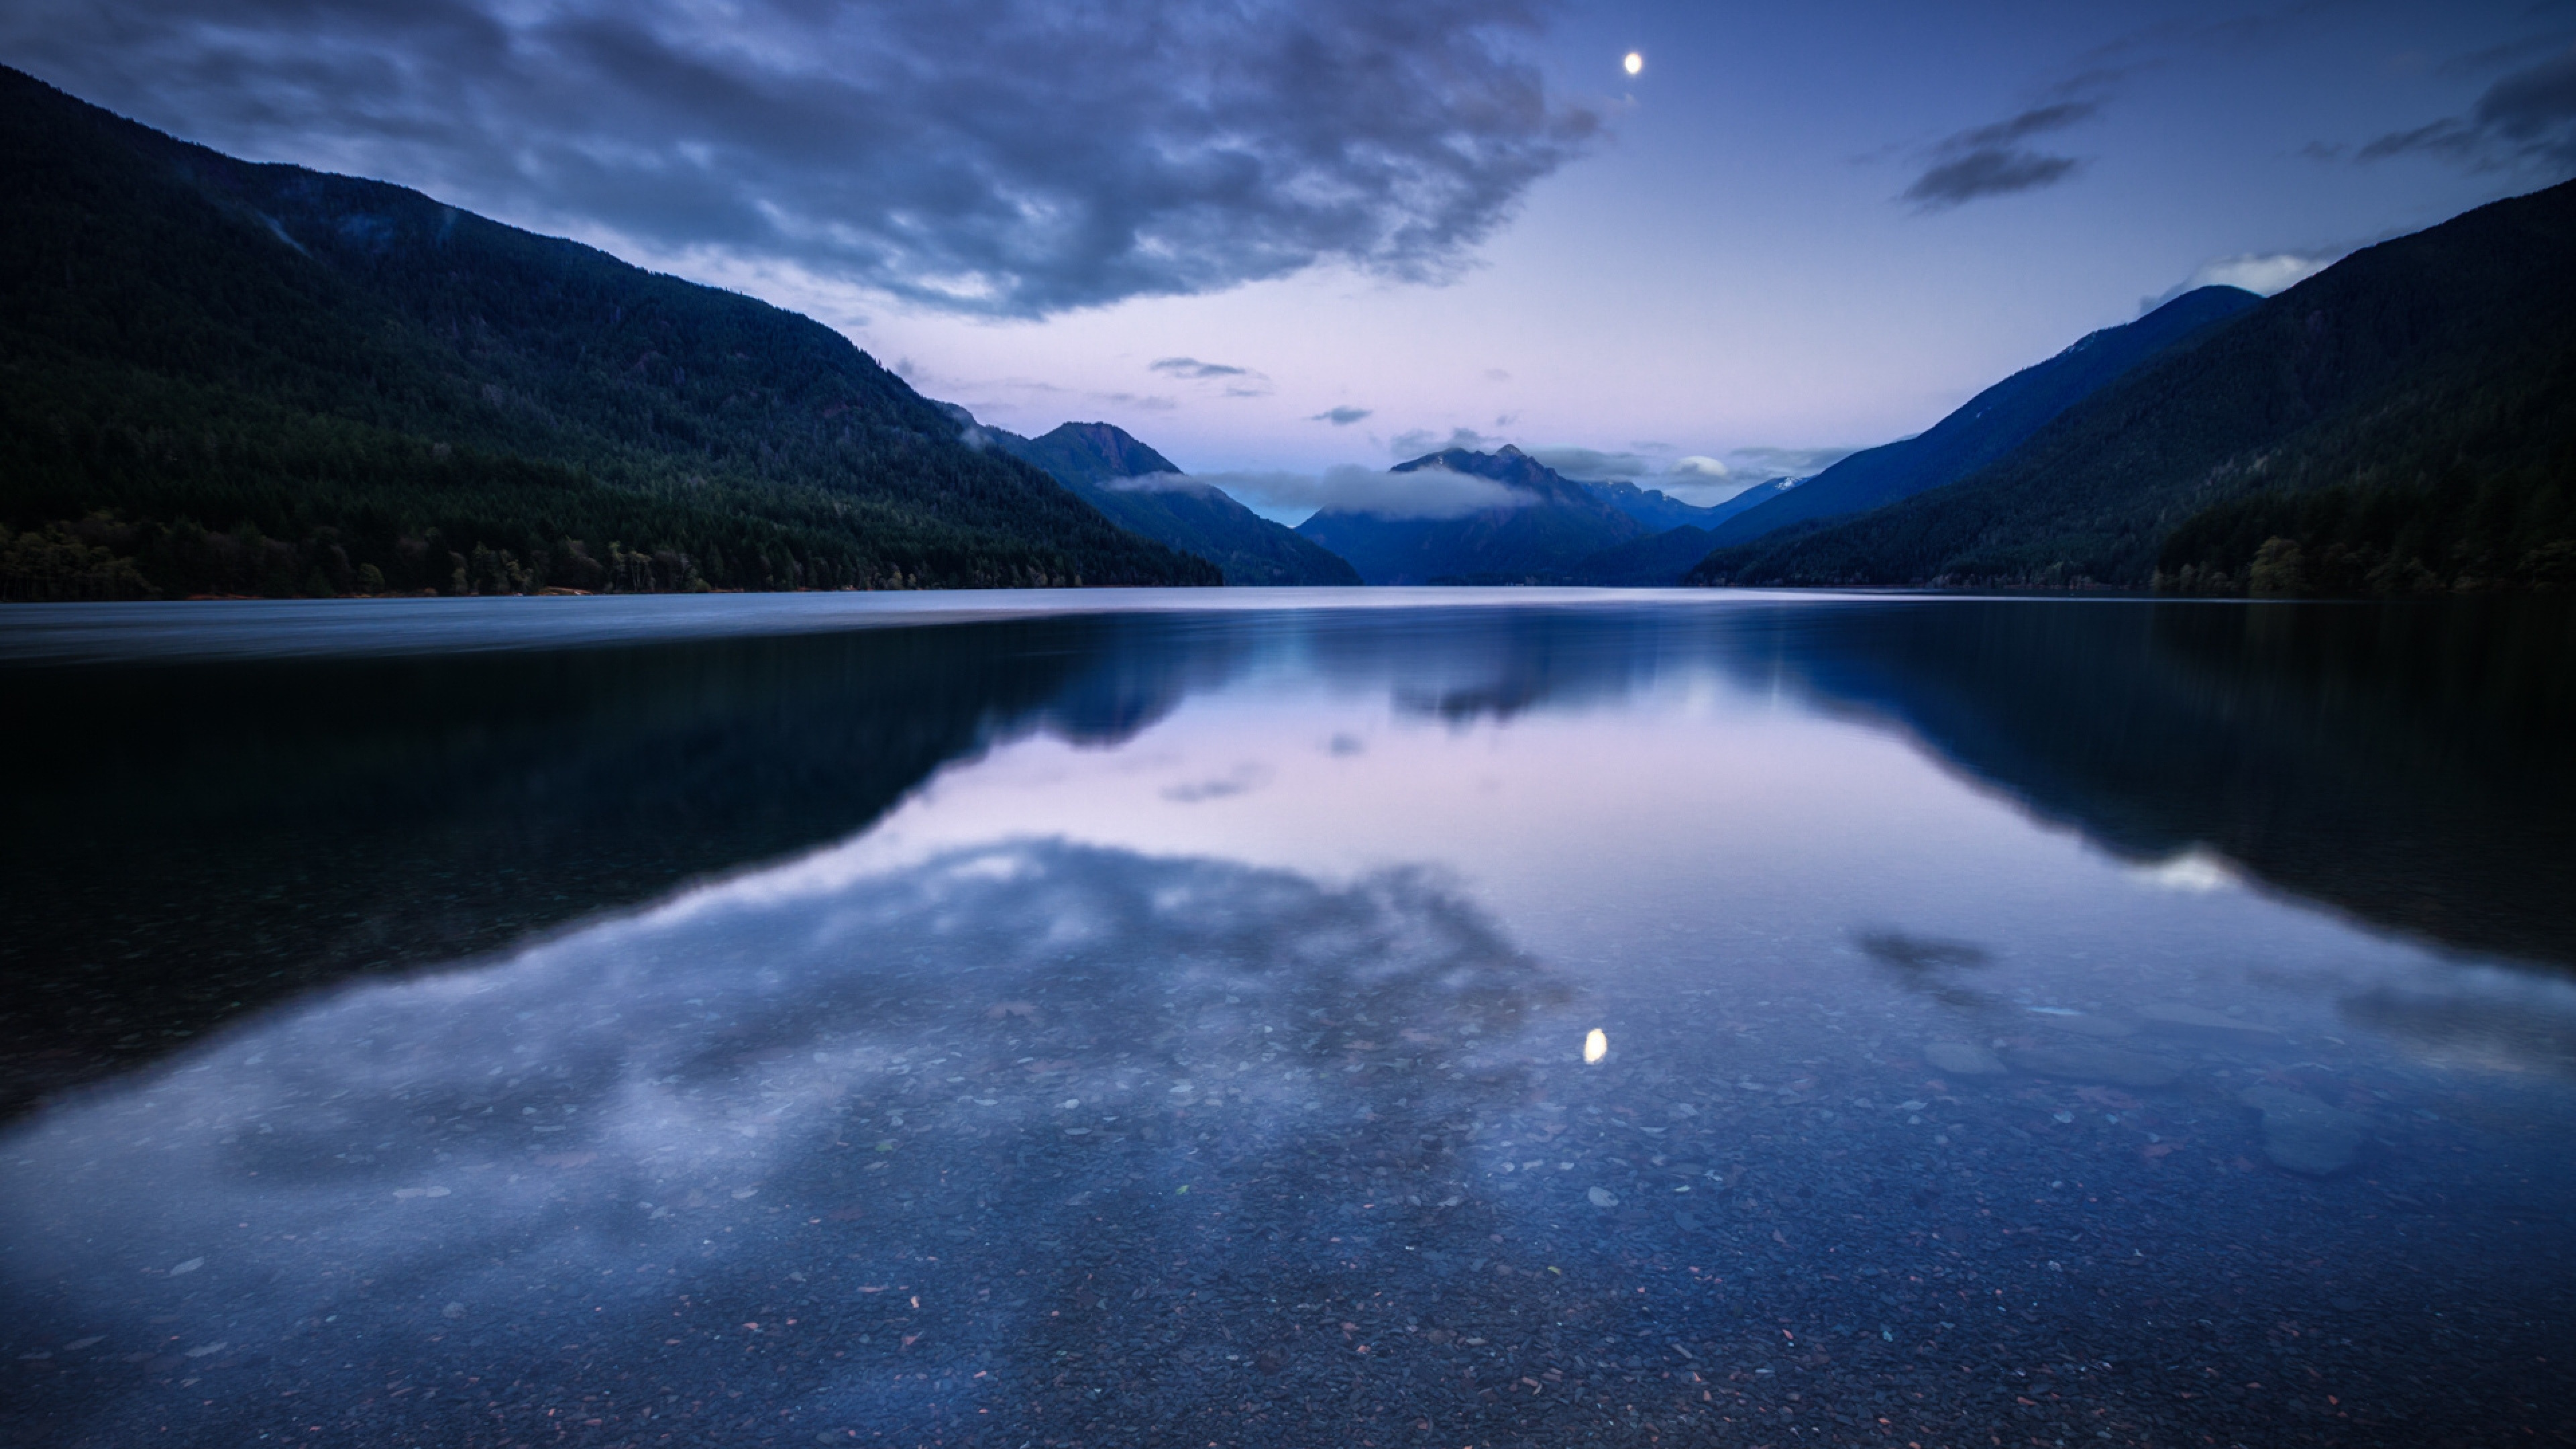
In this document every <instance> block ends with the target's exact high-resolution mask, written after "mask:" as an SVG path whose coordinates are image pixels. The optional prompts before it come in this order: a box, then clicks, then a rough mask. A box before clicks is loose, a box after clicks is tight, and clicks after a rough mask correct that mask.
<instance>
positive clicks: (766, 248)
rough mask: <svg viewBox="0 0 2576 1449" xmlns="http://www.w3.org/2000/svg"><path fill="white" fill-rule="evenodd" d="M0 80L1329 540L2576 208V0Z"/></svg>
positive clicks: (169, 50) (1475, 21)
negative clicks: (1077, 441)
mask: <svg viewBox="0 0 2576 1449" xmlns="http://www.w3.org/2000/svg"><path fill="white" fill-rule="evenodd" d="M1631 55H1634V56H1635V57H1636V58H1637V61H1638V65H1637V68H1636V70H1635V71H1634V73H1633V74H1632V73H1631V72H1630V70H1629V68H1628V66H1627V64H1626V63H1625V62H1626V60H1627V58H1628V57H1629V56H1631ZM0 60H5V61H6V62H7V63H9V64H11V65H15V66H18V67H20V68H22V69H25V70H27V71H29V72H31V73H33V74H35V75H37V76H39V77H41V78H42V79H45V80H47V81H49V82H52V83H53V84H55V85H58V86H60V87H62V88H64V89H65V90H68V91H70V92H71V93H73V94H75V95H78V96H81V97H83V98H84V99H88V100H91V101H94V102H96V103H98V104H100V105H104V106H107V107H109V108H110V109H113V110H116V111H118V112H120V113H123V114H126V115H129V116H132V117H134V118H136V119H138V120H141V121H144V122H146V123H148V124H150V125H153V126H156V127H159V128H161V129H163V130H166V131H169V132H171V133H172V134H175V135H178V136H182V137H185V138H187V139H190V140H195V141H201V142H204V143H206V144H208V145H211V146H215V147H217V148H219V149H222V150H225V151H228V152H231V153H233V154H236V155H242V156H247V157H251V158H253V159H258V160H271V161H291V162H296V163H299V164H303V165H308V166H314V167H320V168H324V169H328V170H334V171H341V172H348V173H353V174H359V175H366V176H372V177H378V178H382V179H385V180H389V181H394V182H399V183H401V184H404V185H409V186H414V187H417V188H419V189H421V190H423V191H426V192H429V193H430V194H432V195H435V196H438V197H440V198H441V199H443V200H447V201H450V202H454V203H456V204H458V205H462V206H465V207H468V208H470V209H472V210H475V211H478V212H481V213H483V214H485V215H488V216H492V217H495V218H498V219H500V220H503V221H507V222H511V223H514V224H517V225H520V226H525V227H528V228H530V229H533V230H537V231H542V232H546V233H550V234H555V235H565V236H572V237H576V238H578V239H581V240H583V241H587V242H591V243H593V244H596V245H599V246H601V247H604V248H605V249H607V250H609V251H611V252H613V253H615V254H617V255H619V256H621V257H624V258H626V259H627V260H629V261H633V262H636V263H638V264H640V265H644V266H648V267H652V268H654V269H656V270H661V271H668V272H672V273H676V274H678V275H681V276H685V277H689V278H692V279H695V280H699V281H704V282H709V283H713V284H716V285H720V286H726V287H731V288H734V289H736V290H739V291H743V292H747V293H750V294H752V295H755V296H759V297H762V298H765V299H767V300H769V301H772V302H775V303H777V304H779V305H782V306H786V307H791V308H793V309H795V310H797V311H801V312H805V313H807V314H809V315H812V316H815V317H817V318H820V319H821V320H823V321H825V322H827V323H829V324H831V325H832V326H834V327H837V328H839V329H840V330H841V331H843V332H844V333H846V334H847V335H848V336H849V337H850V338H851V339H852V340H853V341H854V342H856V343H858V344H859V345H860V346H861V347H863V348H865V349H866V350H867V351H868V352H869V353H870V354H871V355H873V356H875V357H876V358H877V359H878V360H880V361H882V362H884V363H885V364H886V365H887V366H889V367H892V368H893V369H895V371H897V372H898V373H900V374H901V375H902V376H904V377H905V378H906V379H907V380H908V381H910V382H911V383H912V384H913V385H914V386H915V387H916V388H918V389H919V390H921V391H922V392H924V393H926V394H928V395H929V396H932V397H935V398H940V399H943V400H946V401H950V402H955V403H959V404H962V405H963V406H965V407H966V408H968V409H970V410H971V411H972V412H973V413H974V414H975V416H976V417H977V418H978V419H979V420H981V421H982V422H984V423H986V424H989V425H992V426H997V427H1002V428H1008V429H1011V430H1013V431H1016V432H1021V433H1029V434H1035V433H1041V432H1044V431H1046V430H1047V429H1049V428H1051V427H1053V426H1055V425H1056V424H1057V423H1060V422H1064V421H1069V420H1070V421H1086V422H1087V421H1105V422H1110V423H1115V424H1117V425H1118V426H1120V427H1123V428H1125V429H1127V430H1128V431H1129V432H1131V433H1133V434H1135V435H1136V436H1137V437H1139V438H1141V439H1143V440H1144V441H1145V442H1147V443H1148V444H1150V445H1151V446H1153V447H1154V448H1156V449H1157V450H1158V451H1160V452H1162V453H1163V454H1164V455H1165V456H1167V457H1169V458H1171V459H1172V460H1173V461H1174V462H1175V463H1177V464H1178V465H1179V466H1180V467H1181V468H1183V469H1184V470H1186V471H1188V472H1190V473H1193V474H1197V475H1202V476H1208V477H1214V478H1217V479H1219V480H1220V481H1223V482H1225V483H1226V484H1227V486H1228V487H1229V488H1231V489H1232V490H1233V491H1236V492H1237V493H1238V494H1241V495H1243V496H1245V497H1246V501H1248V502H1251V503H1253V504H1254V505H1255V506H1256V507H1259V508H1262V509H1263V511H1265V512H1268V513H1270V514H1272V515H1273V516H1276V517H1281V518H1286V519H1292V520H1293V519H1294V518H1296V517H1299V516H1301V515H1302V514H1303V513H1304V512H1305V511H1306V510H1307V509H1309V508H1311V507H1312V506H1313V505H1314V503H1315V501H1316V500H1317V498H1318V497H1320V496H1324V495H1325V494H1328V493H1329V490H1330V489H1331V487H1332V486H1333V485H1332V482H1331V480H1332V479H1333V478H1335V477H1336V476H1340V477H1344V478H1347V477H1348V476H1349V474H1350V473H1351V470H1354V469H1367V470H1372V471H1374V470H1377V469H1383V468H1384V467H1386V466H1387V465H1388V464H1390V463H1392V462H1395V461H1398V460H1400V459H1403V458H1408V457H1412V456H1415V455H1418V454H1420V453H1422V452H1426V451H1429V450H1431V449H1433V448H1437V447H1441V446H1445V445H1450V444H1453V443H1455V444H1459V445H1465V446H1477V447H1494V446H1499V445H1500V444H1503V443H1506V442H1508V443H1512V444H1515V445H1517V446H1519V447H1521V448H1523V449H1524V450H1526V451H1530V452H1533V453H1536V454H1537V455H1539V456H1540V457H1541V458H1543V459H1545V460H1547V461H1550V462H1552V463H1555V464H1557V465H1558V466H1560V467H1562V468H1564V469H1565V470H1566V471H1568V472H1569V473H1572V474H1574V475H1575V476H1582V477H1596V478H1609V477H1630V478H1636V479H1637V480H1639V481H1640V482H1642V483H1644V484H1646V485H1647V486H1650V487H1663V488H1666V489H1667V490H1668V491H1671V492H1673V493H1675V494H1676V496H1681V497H1684V498H1687V499H1689V500H1690V501H1693V502H1701V503H1706V502H1713V501H1716V500H1718V499H1720V498H1723V497H1725V496H1728V495H1729V494H1731V493H1732V492H1734V491H1736V490H1738V489H1740V488H1743V487H1745V486H1749V485H1751V484H1753V483H1756V482H1759V481H1761V480H1762V479H1765V478H1768V477H1772V476H1777V475H1782V474H1790V475H1796V474H1803V473H1809V472H1813V471H1815V470H1816V469H1817V468H1819V467H1821V466H1823V465H1824V464H1825V463H1826V462H1829V461H1830V460H1831V459H1832V458H1834V457H1836V456H1839V455H1840V454H1841V453H1843V452H1845V451H1848V450H1851V449H1854V448H1859V447H1865V446H1869V445H1872V444H1876V443H1881V442H1886V441H1889V440H1891V439H1894V438H1898V437H1903V436H1907V435H1910V434H1912V433H1915V432H1919V431H1921V430H1922V429H1924V428H1926V427H1928V426H1930V425H1931V424H1932V423H1933V422H1935V421H1937V420H1938V419H1939V418H1940V417H1941V416H1942V415H1943V414H1944V413H1945V412H1947V411H1949V410H1950V409H1951V408H1953V407H1955V406H1957V405H1958V404H1959V403H1961V402H1963V401H1965V400H1966V399H1967V398H1968V397H1969V396H1971V395H1973V394H1974V393H1976V392H1977V391H1979V390H1980V389H1982V388H1984V387H1986V386H1987V385H1989V384H1991V383H1993V382H1995V381H1997V380H1999V379H2000V378H2002V377H2004V376H2006V375H2007V374H2009V373H2011V372H2012V371H2014V370H2015V369H2017V368H2021V367H2025V366H2028V365H2030V364H2032V363H2034V362H2038V361H2040V360H2042V359H2043V358H2046V357H2048V356H2050V355H2051V354H2053V353H2055V352H2056V351H2058V350H2059V349H2061V348H2063V347H2065V346H2067V345H2068V344H2070V343H2072V342H2073V341H2074V340H2075V339H2076V338H2078V337H2080V336H2082V335H2083V334H2084V333H2086V332H2088V331H2091V330H2094V329H2096V328H2100V327H2106V326H2112V325H2116V324H2119V323H2122V322H2126V321H2129V320H2131V319H2133V318H2135V317H2136V316H2138V315H2139V314H2140V312H2141V310H2142V309H2144V308H2146V307H2148V306H2151V305H2153V304H2154V302H2155V301H2156V300H2158V299H2161V298H2164V297H2168V296H2171V295H2173V294H2175V293H2176V292H2178V291H2179V290H2181V289H2184V288H2186V287H2188V286H2191V285H2196V284H2202V283H2207V282H2212V281H2226V282H2233V283H2236V284H2238V285H2244V286H2249V287H2253V288H2254V289H2256V290H2258V291H2265V292H2270V291H2276V290H2278V289H2280V288H2282V287H2285V286H2288V285H2291V284H2293V283H2295V282H2296V281H2297V280H2299V279H2300V278H2301V277H2303V276H2305V275H2308V274H2309V273H2311V272H2313V271H2314V270H2316V269H2317V268H2318V267H2320V266H2323V265H2326V264H2328V263H2330V262H2331V261H2332V260H2333V259H2335V258H2336V257H2339V256H2341V255H2343V254H2345V253H2347V252H2349V251H2351V250H2353V249H2354V248H2357V247H2361V246H2367V245H2369V244H2371V243H2373V242H2376V241H2381V240H2385V239H2387V238H2389V237H2392V236H2397V235H2402V234H2404V233H2406V232H2409V231H2414V230H2418V229H2421V228H2423V227H2425V226H2429V225H2432V224H2434V223H2436V222H2439V221H2441V220H2443V219H2445V218H2447V217H2450V216H2453V215H2456V214H2457V213H2459V212H2461V211H2464V210H2466V209H2468V208H2470V207H2473V206H2477V205H2479V204H2482V203H2484V202H2488V201H2492V200H2496V199H2499V198H2501V197H2505V196H2510V195H2516V194H2520V193H2523V192H2527V191H2531V190H2534V189H2537V188H2539V187H2541V186H2544V185H2548V184H2551V183H2554V182H2557V181H2560V180H2564V179H2566V178H2567V177H2569V176H2571V175H2576V0H2561V3H2529V0H2504V3H2480V0H2456V3H2448V4H2443V5H2438V6H2436V5H2425V4H2422V3H2420V0H2419V3H2412V4H2396V3H2388V4H2378V3H2350V4H2343V3H2306V4H2298V3H2289V4H2272V5H2266V4H2244V3H2224V0H2219V3H2190V0H2175V3H2104V4H2095V5H2085V6H2067V5H2062V4H2042V3H1986V4H1955V5H1947V6H1926V5H1920V4H1904V3H1887V0H1804V3H1801V0H1770V3H1765V4H1760V5H1750V4H1744V5H1726V4H1711V3H1706V0H1698V3H1678V0H1624V3H1599V4H1549V3H1545V0H1419V3H1404V0H1133V3H1125V4H1117V3H1100V0H883V3H860V4H846V3H831V0H617V3H610V0H13V3H12V4H11V5H10V6H8V7H6V10H5V13H0Z"/></svg>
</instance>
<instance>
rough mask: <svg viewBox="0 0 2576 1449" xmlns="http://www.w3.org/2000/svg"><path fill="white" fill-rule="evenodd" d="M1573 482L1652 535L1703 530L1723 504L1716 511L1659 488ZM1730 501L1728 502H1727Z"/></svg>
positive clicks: (1620, 483)
mask: <svg viewBox="0 0 2576 1449" xmlns="http://www.w3.org/2000/svg"><path fill="white" fill-rule="evenodd" d="M1575 481H1577V482H1579V483H1581V484H1582V485H1583V487H1584V489H1585V491H1587V492H1589V493H1590V494H1591V495H1592V496H1593V497H1595V498H1598V499H1600V500H1601V501H1602V502H1604V503H1607V504H1609V505H1610V506H1611V507H1613V508H1616V509H1618V510H1619V511H1620V512H1621V513H1624V514H1626V515H1628V516H1629V517H1630V518H1633V519H1635V520H1637V521H1638V522H1639V523H1641V524H1643V525H1645V526H1646V528H1648V529H1649V530H1651V531H1653V532H1656V533H1661V532H1663V531H1664V530H1665V529H1668V528H1685V527H1687V528H1707V527H1709V526H1711V524H1712V523H1713V522H1714V521H1715V520H1716V518H1717V516H1718V514H1719V511H1720V510H1721V509H1723V508H1724V507H1725V504H1719V505H1718V506H1717V507H1716V508H1702V507H1700V506H1699V505H1698V504H1695V503H1684V502H1683V501H1681V500H1680V499H1678V498H1675V497H1673V496H1672V495H1671V494H1669V493H1666V492H1664V491H1663V490H1662V489H1659V488H1640V487H1638V486H1637V485H1636V484H1634V483H1630V482H1626V481H1615V482H1608V483H1595V482H1592V481H1590V480H1588V479H1577V480H1575ZM1733 501H1734V500H1732V499H1729V500H1728V502H1733Z"/></svg>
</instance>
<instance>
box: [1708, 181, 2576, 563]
mask: <svg viewBox="0 0 2576 1449" xmlns="http://www.w3.org/2000/svg"><path fill="white" fill-rule="evenodd" d="M2570 258H2576V182H2571V183H2567V184H2563V185H2560V186H2556V187H2552V188H2550V189H2548V190H2546V191H2541V192H2537V193H2534V194H2532V195H2529V196H2523V197H2517V198H2514V199H2512V200H2508V201H2501V202H2497V203H2495V204H2493V205H2491V206H2485V207H2481V208H2479V209H2477V210H2475V211H2472V212H2469V213H2467V214H2465V215H2463V216H2460V217H2457V218H2454V219H2453V220H2451V221H2448V222H2445V223H2443V224H2442V225H2440V226H2437V227H2433V228H2431V229H2429V230H2426V231H2422V232H2418V233H2416V234H2414V235H2412V236H2408V237H2402V238H2399V239H2398V240H2395V241H2391V242H2386V243H2383V244H2381V245H2379V246H2375V247H2371V248H2369V249H2367V250H2364V251H2360V252H2356V253H2354V254H2353V255H2352V256H2350V257H2347V258H2345V259H2344V260H2342V261H2341V262H2338V263H2336V264H2335V265H2334V266H2332V267H2329V268H2327V269H2326V270H2325V271H2323V272H2320V273H2318V274H2317V275H2316V276H2314V277H2311V278H2309V279H2308V280H2307V281H2305V282H2302V283H2300V284H2299V285H2298V286H2296V287H2293V288H2291V289H2290V290H2288V291H2286V292H2283V293H2281V294H2280V295H2279V296H2276V297H2273V298H2271V299H2270V300H2268V301H2266V302H2264V303H2263V304H2262V305H2260V306H2259V307H2256V308H2253V309H2252V310H2250V311H2247V312H2246V313H2244V314H2243V315H2241V316H2239V317H2238V318H2236V319H2235V320H2234V321H2232V322H2228V323H2225V324H2223V325H2221V326H2219V327H2217V328H2216V329H2214V330H2212V331H2210V332H2208V333H2205V334H2204V335H2202V336H2201V337H2200V338H2199V339H2197V340H2194V341H2188V342H2186V343H2184V344H2182V345H2179V346H2177V347H2175V348H2174V349H2171V350H2169V351H2167V352H2165V353H2163V354H2161V355H2159V356H2157V357H2155V358H2153V359H2151V360H2150V361H2148V362H2146V363H2144V364H2142V365H2141V366H2139V367H2138V368H2137V369H2135V370H2134V371H2132V372H2130V373H2129V374H2128V375H2126V376H2124V377H2122V378H2121V379H2120V380H2118V381H2117V382H2115V383H2113V384H2111V385H2110V386H2108V387H2105V388H2103V389H2102V390H2101V391H2099V392H2097V393H2095V394H2093V395H2092V396H2091V397H2088V398H2086V399H2085V400H2084V401H2082V402H2080V403H2078V404H2076V405H2075V406H2073V407H2071V408H2069V409H2067V410H2066V411H2065V412H2064V413H2062V414H2060V415H2059V416H2058V417H2057V418H2056V419H2055V420H2054V421H2053V422H2051V423H2049V424H2048V425H2047V426H2046V427H2044V428H2042V429H2041V430H2040V431H2039V432H2037V433H2036V434H2034V435H2033V436H2032V437H2031V438H2030V440H2029V441H2028V442H2026V443H2024V444H2023V445H2022V446H2021V447H2019V448H2017V449H2015V450H2014V451H2013V452H2012V453H2011V454H2009V455H2008V456H2006V457H2004V458H2003V459H2001V460H1999V461H1998V462H1996V463H1994V464H1993V465H1991V466H1989V467H1987V468H1985V469H1983V470H1981V471H1979V472H1978V473H1976V474H1975V475H1973V476H1971V477H1969V478H1967V479H1965V480H1962V481H1961V482H1958V483H1955V484H1952V485H1950V486H1949V487H1947V488H1942V489H1938V490H1935V491H1933V492H1929V493H1924V494H1920V495H1917V496H1915V497H1912V498H1908V499H1905V500H1903V501H1900V502H1898V503H1895V504H1891V505H1889V506H1888V507H1885V508H1882V509H1879V510H1877V511H1875V512H1872V513H1867V514H1863V515H1861V516H1859V517H1857V518H1852V519H1848V520H1841V521H1836V522H1830V523H1826V524H1822V525H1812V524H1811V525H1808V526H1806V527H1805V528H1803V529H1801V530H1796V531H1783V532H1782V533H1780V534H1776V535H1773V536H1771V537H1768V538H1765V539H1762V540H1760V541H1758V542H1756V543H1753V544H1750V545H1747V546H1743V547H1737V548H1731V549H1720V550H1718V551H1716V552H1714V553H1711V554H1710V555H1709V556H1708V557H1707V558H1706V559H1704V560H1702V561H1701V563H1700V564H1699V566H1698V567H1697V568H1696V569H1694V570H1693V571H1692V575H1691V578H1692V581H1693V582H1700V583H1737V584H1954V585H2037V586H2053V587H2081V586H2110V587H2127V588H2144V587H2149V586H2155V587H2162V588H2169V589H2178V590H2183V591H2187V592H2211V593H2234V592H2255V593H2284V594H2300V593H2318V594H2355V593H2412V592H2423V591H2429V590H2438V589H2475V588H2511V587H2533V586H2551V585H2557V586H2564V585H2567V584H2569V583H2576V266H2571V265H2570Z"/></svg>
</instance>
